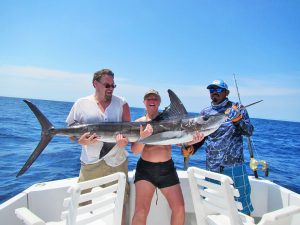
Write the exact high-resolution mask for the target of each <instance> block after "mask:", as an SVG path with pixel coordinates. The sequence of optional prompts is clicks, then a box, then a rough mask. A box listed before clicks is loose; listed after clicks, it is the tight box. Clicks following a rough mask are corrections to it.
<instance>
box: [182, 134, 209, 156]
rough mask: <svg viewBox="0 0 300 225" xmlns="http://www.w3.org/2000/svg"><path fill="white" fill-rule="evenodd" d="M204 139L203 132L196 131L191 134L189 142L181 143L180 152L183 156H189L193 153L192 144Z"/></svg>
mask: <svg viewBox="0 0 300 225" xmlns="http://www.w3.org/2000/svg"><path fill="white" fill-rule="evenodd" d="M203 139H204V134H203V133H201V132H199V131H196V132H195V133H194V135H193V140H192V141H190V142H187V143H185V144H182V146H181V153H182V155H183V156H184V157H189V156H190V155H193V154H194V151H195V149H194V147H193V144H195V143H198V142H200V141H202V140H203Z"/></svg>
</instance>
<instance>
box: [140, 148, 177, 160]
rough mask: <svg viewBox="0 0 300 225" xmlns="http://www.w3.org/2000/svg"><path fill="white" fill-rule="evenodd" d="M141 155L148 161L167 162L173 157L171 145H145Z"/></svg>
mask: <svg viewBox="0 0 300 225" xmlns="http://www.w3.org/2000/svg"><path fill="white" fill-rule="evenodd" d="M141 157H142V159H143V160H145V161H148V162H166V161H168V160H170V159H171V146H170V145H145V146H144V149H143V152H142V155H141Z"/></svg>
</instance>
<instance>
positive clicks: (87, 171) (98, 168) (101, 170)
mask: <svg viewBox="0 0 300 225" xmlns="http://www.w3.org/2000/svg"><path fill="white" fill-rule="evenodd" d="M116 172H123V173H125V175H126V188H125V196H124V204H125V203H127V201H128V198H129V184H128V159H126V161H125V162H123V163H122V164H121V165H119V166H116V167H111V166H109V165H107V164H106V163H105V161H104V160H101V161H100V162H97V163H94V164H86V165H81V168H80V174H79V179H78V182H82V181H87V180H92V179H95V178H98V177H104V176H107V175H110V174H113V173H116Z"/></svg>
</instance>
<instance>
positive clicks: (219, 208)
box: [188, 167, 254, 225]
mask: <svg viewBox="0 0 300 225" xmlns="http://www.w3.org/2000/svg"><path fill="white" fill-rule="evenodd" d="M188 178H189V184H190V189H191V194H192V199H193V205H194V209H195V214H196V220H197V224H198V225H204V224H205V225H212V224H214V225H217V224H220V225H221V224H222V225H227V224H228V225H241V224H254V219H253V218H252V217H250V216H247V215H245V214H242V213H240V212H239V211H238V209H240V210H241V209H242V205H241V203H239V202H236V201H235V199H234V196H235V197H239V192H238V190H237V189H235V188H234V187H233V185H232V184H233V181H232V179H231V178H230V177H228V176H226V175H223V174H219V173H214V172H211V171H207V170H203V169H200V168H197V167H189V169H188ZM207 178H209V179H213V180H216V181H219V182H220V184H216V183H212V182H209V181H207V180H206V179H207Z"/></svg>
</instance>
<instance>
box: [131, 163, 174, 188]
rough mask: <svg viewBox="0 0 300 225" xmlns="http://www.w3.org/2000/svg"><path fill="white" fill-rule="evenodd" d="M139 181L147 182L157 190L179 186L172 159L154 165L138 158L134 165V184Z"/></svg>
mask: <svg viewBox="0 0 300 225" xmlns="http://www.w3.org/2000/svg"><path fill="white" fill-rule="evenodd" d="M139 180H146V181H149V182H151V183H152V184H153V185H154V186H155V187H158V188H166V187H170V186H173V185H176V184H179V178H178V175H177V172H176V169H175V166H174V162H173V160H172V159H170V160H168V161H166V162H158V163H154V162H148V161H145V160H143V159H142V158H140V159H139V161H138V162H137V165H136V172H135V179H134V183H135V182H137V181H139Z"/></svg>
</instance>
